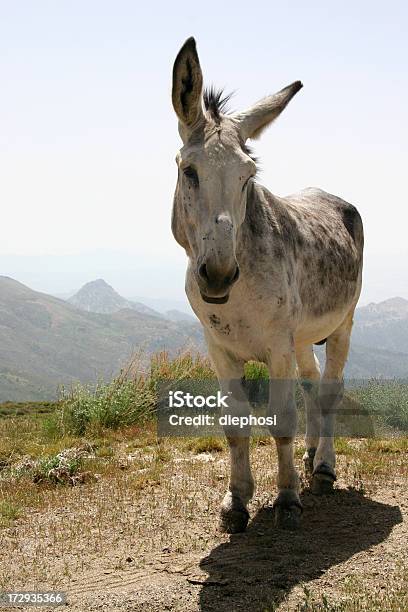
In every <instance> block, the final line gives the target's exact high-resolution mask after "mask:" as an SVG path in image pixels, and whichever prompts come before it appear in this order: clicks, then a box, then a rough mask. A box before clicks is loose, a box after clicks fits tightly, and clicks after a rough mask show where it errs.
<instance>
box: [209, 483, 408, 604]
mask: <svg viewBox="0 0 408 612" xmlns="http://www.w3.org/2000/svg"><path fill="white" fill-rule="evenodd" d="M302 502H303V504H304V513H303V524H302V527H301V529H300V530H299V531H297V532H287V531H280V530H278V529H276V528H275V527H274V521H273V511H272V508H269V507H268V508H262V509H261V510H259V512H258V513H257V514H256V516H255V517H254V518H253V520H252V522H251V523H250V524H249V526H248V529H247V531H246V532H245V533H243V534H237V535H232V536H231V537H230V539H229V541H228V542H226V543H223V544H221V545H220V546H217V547H216V548H214V550H213V551H212V552H211V553H210V554H209V555H208V556H207V557H205V558H204V559H203V560H202V561H201V563H200V567H201V568H202V569H203V570H204V571H205V572H206V573H208V578H207V580H206V582H205V583H204V585H203V588H202V591H201V593H200V606H201V607H200V609H201V610H202V612H224V611H228V612H233V611H235V610H236V611H241V610H245V611H247V610H251V612H258V611H259V612H261V611H264V610H268V611H269V610H274V609H275V606H277V605H279V603H281V602H282V601H284V600H285V598H286V597H287V595H288V594H289V593H290V591H291V589H292V588H293V587H294V586H296V585H297V584H299V583H302V582H305V583H307V582H309V581H310V580H315V579H316V578H319V577H320V576H321V575H322V574H324V572H325V571H326V570H327V569H329V568H330V567H332V566H333V565H336V564H338V563H342V562H344V561H345V560H347V559H349V558H350V557H351V556H352V555H354V554H356V553H358V552H360V551H363V550H366V549H368V548H370V547H371V546H374V545H376V544H379V543H380V542H382V541H383V540H385V539H386V538H387V537H388V536H389V534H390V532H391V531H392V529H393V527H394V526H395V525H396V524H398V523H400V522H401V521H402V516H401V512H400V509H399V507H398V506H389V505H387V504H381V503H378V502H375V501H373V500H371V499H367V498H365V497H363V495H362V494H361V493H359V492H357V491H355V490H336V491H335V493H334V494H333V495H330V496H324V497H320V498H316V497H314V496H312V495H311V494H310V493H309V492H305V493H304V494H303V496H302Z"/></svg>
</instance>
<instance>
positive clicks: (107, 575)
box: [0, 445, 408, 612]
mask: <svg viewBox="0 0 408 612" xmlns="http://www.w3.org/2000/svg"><path fill="white" fill-rule="evenodd" d="M161 452H163V451H161ZM167 452H169V453H170V457H169V456H167V458H165V459H163V458H162V460H161V461H160V465H159V466H157V465H156V464H157V457H156V458H155V457H154V455H153V456H152V457H153V458H152V459H149V460H148V463H149V462H150V464H152V462H155V464H154V465H155V467H154V470H152V469H151V468H152V465H150V468H145V467H142V468H141V467H140V463H137V462H135V465H133V463H132V461H129V463H128V464H127V465H126V466H123V470H122V471H121V472H120V474H115V475H112V476H111V477H109V476H106V475H105V476H104V477H103V478H101V479H99V480H98V482H96V483H94V484H89V485H84V486H82V487H81V486H78V487H75V488H73V489H70V490H69V491H67V492H66V494H65V498H64V501H63V505H61V500H59V501H58V500H57V499H54V500H53V502H52V503H51V504H50V506H49V507H48V508H46V509H44V510H41V511H37V512H32V514H31V516H30V520H29V521H27V520H24V521H20V522H18V524H17V525H16V526H15V527H14V528H10V529H7V530H4V533H3V535H2V542H1V546H2V552H1V553H0V556H1V563H2V567H3V568H7V570H6V571H7V576H6V582H4V581H3V586H2V588H3V589H4V588H5V587H4V585H5V584H8V585H9V586H10V587H11V585H13V588H25V589H28V588H34V587H36V588H41V587H43V588H48V589H50V588H60V589H62V590H65V591H66V592H67V594H68V599H69V608H68V609H70V610H72V611H73V612H74V611H75V612H79V611H80V612H83V611H85V610H89V611H94V610H95V611H96V610H107V611H108V610H109V611H118V612H119V611H121V612H124V611H128V612H130V611H139V610H140V611H141V610H143V611H146V612H150V611H151V612H153V611H154V612H156V611H157V612H158V611H162V610H174V611H186V612H189V611H197V610H201V611H208V612H218V611H223V610H226V611H227V610H228V611H232V610H237V611H238V610H252V611H254V612H255V611H265V610H276V609H279V610H333V611H335V610H358V609H361V610H406V609H408V587H407V585H408V561H407V554H406V550H407V543H408V537H407V535H408V489H407V464H408V457H407V454H406V453H380V452H379V453H376V452H375V451H373V450H372V449H371V450H370V451H369V452H368V451H365V450H364V449H363V450H361V449H360V450H358V449H357V450H355V451H353V452H352V453H348V454H346V455H342V456H340V457H339V472H340V474H341V477H340V478H339V482H338V489H337V490H336V492H335V494H334V495H332V496H330V497H323V498H316V497H314V496H312V495H311V494H310V493H309V492H308V491H307V489H305V490H304V492H303V504H304V515H303V526H302V529H301V530H300V531H299V532H296V533H288V532H282V531H279V530H276V529H275V528H274V525H273V514H272V510H271V506H270V503H271V501H272V500H273V496H274V492H275V490H276V488H275V468H274V465H276V463H275V459H274V450H273V447H271V446H269V445H268V446H263V447H262V446H258V447H257V448H255V449H254V450H253V452H252V455H253V464H254V473H255V474H256V476H257V480H258V488H257V494H256V497H255V498H254V500H253V502H252V503H251V523H250V525H249V527H248V530H247V532H246V533H245V534H239V535H234V536H225V535H222V534H220V533H219V532H218V530H217V514H218V505H219V501H220V499H221V496H222V493H223V491H224V489H225V486H226V482H227V481H226V470H227V455H226V453H225V452H222V453H214V454H210V453H205V454H201V455H193V454H192V453H186V452H180V451H178V450H177V449H172V448H171V446H170V447H169V448H168V449H167ZM298 455H300V453H298ZM136 463H137V467H136ZM298 463H299V465H300V464H301V460H300V458H299V459H298ZM149 469H150V471H149ZM141 474H142V475H143V474H146V477H145V478H144V479H141ZM363 488H365V489H366V490H365V491H364V494H363V491H362V489H363ZM5 563H6V564H5ZM27 609H29V608H27ZM31 609H32V608H31ZM43 609H44V608H43Z"/></svg>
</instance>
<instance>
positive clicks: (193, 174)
mask: <svg viewBox="0 0 408 612" xmlns="http://www.w3.org/2000/svg"><path fill="white" fill-rule="evenodd" d="M183 173H184V176H186V177H187V178H188V180H189V181H191V182H192V183H193V184H194V185H195V186H196V187H197V186H198V174H197V171H196V170H195V169H194V168H193V167H192V166H187V168H184V170H183Z"/></svg>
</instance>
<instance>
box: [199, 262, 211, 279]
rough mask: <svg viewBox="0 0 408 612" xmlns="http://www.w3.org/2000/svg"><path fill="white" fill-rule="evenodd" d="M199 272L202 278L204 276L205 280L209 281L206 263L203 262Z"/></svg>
mask: <svg viewBox="0 0 408 612" xmlns="http://www.w3.org/2000/svg"><path fill="white" fill-rule="evenodd" d="M198 274H199V275H200V276H201V278H203V279H204V280H205V281H209V280H210V279H209V278H208V272H207V266H206V265H205V263H203V264H201V266H200V267H199V268H198Z"/></svg>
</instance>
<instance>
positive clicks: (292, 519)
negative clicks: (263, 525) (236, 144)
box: [273, 491, 303, 531]
mask: <svg viewBox="0 0 408 612" xmlns="http://www.w3.org/2000/svg"><path fill="white" fill-rule="evenodd" d="M273 509H274V512H275V527H277V528H278V529H287V530H289V531H295V530H296V529H299V527H300V523H301V517H302V512H303V506H302V504H301V503H300V501H299V498H298V496H297V495H296V494H295V493H294V492H293V491H281V492H280V493H279V495H278V498H277V500H276V501H275V503H274V504H273Z"/></svg>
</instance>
